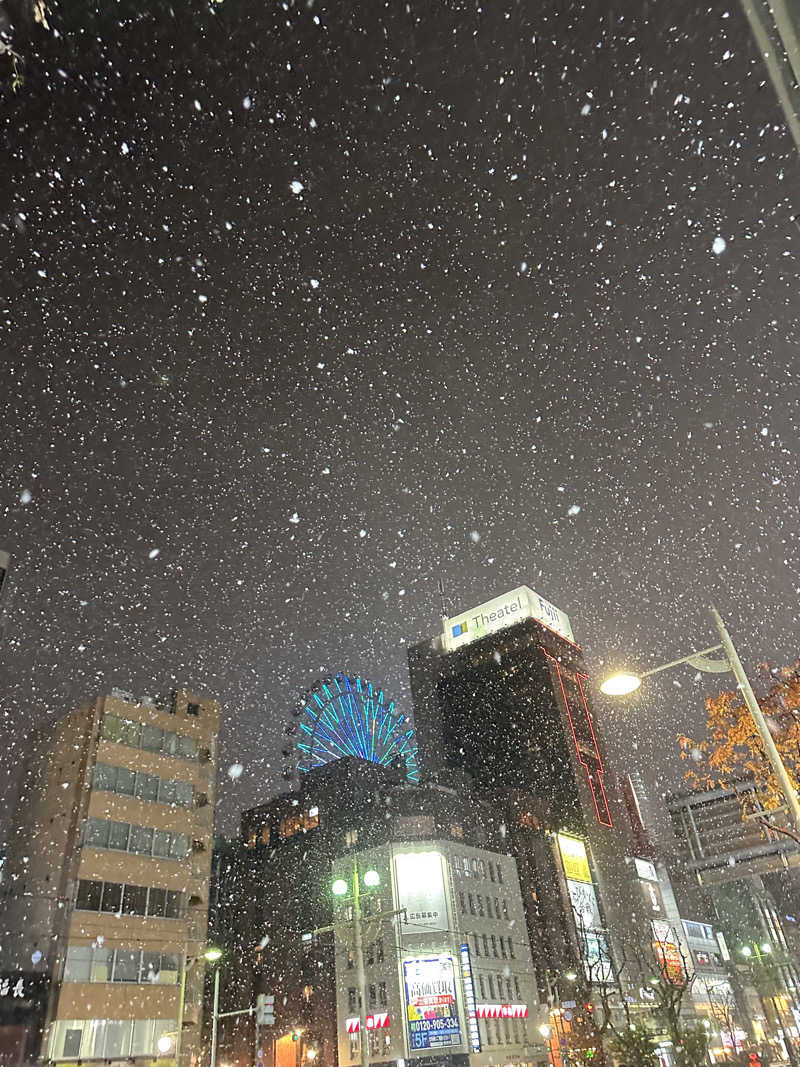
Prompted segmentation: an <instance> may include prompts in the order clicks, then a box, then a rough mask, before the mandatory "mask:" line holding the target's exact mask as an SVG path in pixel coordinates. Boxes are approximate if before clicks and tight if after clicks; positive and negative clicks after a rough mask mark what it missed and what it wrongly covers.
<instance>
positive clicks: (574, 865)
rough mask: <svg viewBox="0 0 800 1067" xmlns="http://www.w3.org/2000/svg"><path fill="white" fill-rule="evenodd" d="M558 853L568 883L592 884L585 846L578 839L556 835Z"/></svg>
mask: <svg viewBox="0 0 800 1067" xmlns="http://www.w3.org/2000/svg"><path fill="white" fill-rule="evenodd" d="M558 851H559V852H560V853H561V862H562V864H563V865H564V874H565V875H566V876H567V880H568V881H570V880H571V881H573V882H588V883H589V885H591V884H592V874H591V871H590V870H589V859H588V857H587V855H586V845H584V843H583V841H581V840H580V838H578V837H569V836H568V835H567V834H559V835H558Z"/></svg>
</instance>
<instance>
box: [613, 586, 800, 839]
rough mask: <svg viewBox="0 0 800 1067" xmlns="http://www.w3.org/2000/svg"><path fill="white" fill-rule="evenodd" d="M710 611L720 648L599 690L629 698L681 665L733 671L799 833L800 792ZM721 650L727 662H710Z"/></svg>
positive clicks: (719, 621)
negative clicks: (648, 680) (647, 682)
mask: <svg viewBox="0 0 800 1067" xmlns="http://www.w3.org/2000/svg"><path fill="white" fill-rule="evenodd" d="M709 610H710V612H711V617H712V618H713V620H714V625H715V626H716V628H717V631H718V632H719V636H720V639H721V643H720V644H718V645H712V646H711V647H710V648H704V649H701V650H700V651H699V652H691V653H690V654H689V655H688V656H682V657H681V658H680V659H673V660H670V662H669V663H664V664H662V665H661V666H660V667H653V668H652V669H651V670H649V671H643V672H642V674H638V675H637V674H616V675H614V676H613V677H612V678H607V679H606V681H604V682H603V684H602V685H601V686H600V691H601V692H602V693H605V694H606V695H607V696H627V695H628V694H629V693H633V692H634V691H635V690H636V689H638V688H639V686H640V685H641V684H642V679H643V678H649V677H650V675H652V674H659V673H660V672H661V671H666V670H669V668H670V667H677V666H678V665H679V664H681V663H688V664H689V665H690V666H691V667H694V668H695V670H698V671H704V672H707V673H710V674H721V673H722V672H724V671H732V672H733V675H734V677H735V678H736V682H737V685H738V688H739V690H740V692H741V694H742V698H743V700H744V702H745V705H746V707H747V710H748V711H749V712H750V715H751V717H752V719H753V723H754V724H755V727H756V730H757V731H758V736H759V737H760V738H761V743H762V745H763V746H764V752H765V754H766V757H767V759H768V760H769V763H770V766H771V767H772V770H773V771H774V773H775V777H776V778H777V780H778V785H779V787H780V790H781V793H782V794H783V798H784V800H785V801H786V810H787V813H788V815H789V819H790V821H791V824H792V826H793V827H794V829H795V830H796V831H798V832H800V801H798V799H797V791H796V790H795V788H794V786H793V784H792V780H791V778H790V777H789V773H788V771H787V770H786V767H785V765H784V762H783V760H782V759H781V756H780V753H779V752H778V749H777V747H776V745H775V741H774V740H773V737H772V734H771V733H770V731H769V726H767V721H766V719H765V718H764V713H763V712H762V710H761V708H760V707H759V706H758V701H757V700H756V696H755V693H754V692H753V688H752V686H751V685H750V682H749V681H748V678H747V675H746V674H745V672H744V667H743V666H742V661H741V660H740V659H739V654H738V652H737V651H736V649H735V648H734V645H733V641H732V640H731V636H730V634H729V633H728V631H727V629H726V627H725V623H724V622H723V621H722V617H721V616H720V613H719V612H718V611H717V609H716V608H715V607H713V606H712V607H711V608H710V609H709ZM720 650H722V651H723V652H724V654H725V658H724V659H709V658H708V654H709V653H710V652H718V651H720Z"/></svg>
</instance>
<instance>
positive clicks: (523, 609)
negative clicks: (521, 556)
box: [442, 585, 575, 652]
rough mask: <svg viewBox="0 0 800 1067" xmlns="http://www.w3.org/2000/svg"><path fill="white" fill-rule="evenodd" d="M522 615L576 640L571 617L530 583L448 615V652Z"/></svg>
mask: <svg viewBox="0 0 800 1067" xmlns="http://www.w3.org/2000/svg"><path fill="white" fill-rule="evenodd" d="M522 619H536V621H537V622H540V623H542V624H543V625H544V626H546V627H547V628H548V629H549V630H555V632H556V633H557V634H560V635H561V637H565V638H566V639H567V641H570V642H571V643H572V644H574V643H575V638H574V637H573V634H572V627H571V626H570V622H569V619H568V617H567V616H566V615H565V614H564V612H563V611H561V610H560V609H559V608H557V607H556V606H555V605H554V604H551V603H550V602H549V601H548V600H545V599H544V597H541V596H539V594H538V593H534V591H533V590H532V589H529V588H528V586H527V585H521V586H520V587H519V588H518V589H512V590H511V592H510V593H504V594H503V596H498V597H495V598H494V600H487V602H486V603H485V604H479V605H478V607H477V608H470V610H469V611H462V612H461V614H460V615H454V616H453V617H452V618H451V619H445V622H444V632H443V634H442V640H443V644H444V647H445V650H446V651H447V652H452V651H453V649H455V648H460V647H461V646H463V645H468V644H470V643H471V642H472V641H477V640H478V639H479V638H481V637H486V635H487V634H493V633H497V631H498V630H504V629H505V628H506V627H507V626H513V625H514V623H516V622H520V621H521V620H522Z"/></svg>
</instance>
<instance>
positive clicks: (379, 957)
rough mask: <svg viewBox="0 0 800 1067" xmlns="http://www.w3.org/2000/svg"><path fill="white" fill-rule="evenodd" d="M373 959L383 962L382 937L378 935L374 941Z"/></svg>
mask: <svg viewBox="0 0 800 1067" xmlns="http://www.w3.org/2000/svg"><path fill="white" fill-rule="evenodd" d="M375 959H376V961H377V962H378V963H383V938H382V937H379V938H378V940H377V941H376V942H375Z"/></svg>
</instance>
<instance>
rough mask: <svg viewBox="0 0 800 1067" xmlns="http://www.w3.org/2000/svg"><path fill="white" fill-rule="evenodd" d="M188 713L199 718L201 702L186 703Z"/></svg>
mask: <svg viewBox="0 0 800 1067" xmlns="http://www.w3.org/2000/svg"><path fill="white" fill-rule="evenodd" d="M186 714H187V715H194V717H195V718H197V717H198V715H199V714H200V705H199V704H187V705H186Z"/></svg>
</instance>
